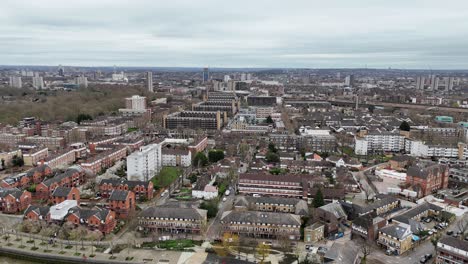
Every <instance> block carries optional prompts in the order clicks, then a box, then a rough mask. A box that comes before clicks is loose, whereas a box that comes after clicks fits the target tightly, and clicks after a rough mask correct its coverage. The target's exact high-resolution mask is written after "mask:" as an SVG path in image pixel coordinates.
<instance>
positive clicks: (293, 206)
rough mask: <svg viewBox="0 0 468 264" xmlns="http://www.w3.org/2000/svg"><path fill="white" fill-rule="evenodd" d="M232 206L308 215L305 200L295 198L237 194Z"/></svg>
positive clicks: (238, 208)
mask: <svg viewBox="0 0 468 264" xmlns="http://www.w3.org/2000/svg"><path fill="white" fill-rule="evenodd" d="M234 208H235V210H252V211H262V212H275V213H290V214H296V215H303V216H308V215H309V207H308V205H307V202H306V201H304V200H302V199H295V198H284V197H251V196H238V197H236V200H235V202H234Z"/></svg>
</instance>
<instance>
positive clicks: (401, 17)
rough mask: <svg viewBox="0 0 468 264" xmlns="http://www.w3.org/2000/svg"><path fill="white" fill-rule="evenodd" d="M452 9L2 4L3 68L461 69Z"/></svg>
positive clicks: (467, 29) (401, 4) (465, 24)
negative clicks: (17, 66) (112, 66)
mask: <svg viewBox="0 0 468 264" xmlns="http://www.w3.org/2000/svg"><path fill="white" fill-rule="evenodd" d="M451 3H452V4H451V5H448V4H447V3H443V2H440V1H412V2H411V3H407V2H406V1H392V2H391V3H388V2H379V3H375V2H373V1H359V2H358V3H356V2H354V3H347V2H346V1H337V2H334V3H323V2H321V1H297V2H295V3H294V4H285V3H284V2H271V1H269V2H264V1H256V2H247V1H240V2H236V4H235V5H227V6H221V5H219V3H218V2H217V1H202V2H196V3H193V2H191V1H178V2H175V3H168V2H159V1H137V2H132V3H127V2H126V1H99V2H91V1H80V2H79V3H78V2H76V3H68V2H67V3H64V2H61V1H41V2H40V3H37V2H28V1H5V2H4V4H3V6H2V7H1V8H0V14H1V16H0V22H1V23H0V33H1V37H0V38H1V39H2V41H1V42H0V48H1V49H0V50H1V51H0V56H1V57H2V63H1V64H5V65H58V64H62V65H70V66H110V65H114V64H116V65H119V66H122V67H131V66H140V67H144V66H158V67H204V66H209V67H210V68H217V67H220V68H223V67H229V68H245V67H248V68H257V67H259V68H365V67H368V68H388V67H392V68H400V69H468V60H467V57H468V52H467V50H466V48H465V47H466V46H467V44H468V38H466V37H464V36H466V35H468V34H467V33H468V21H466V19H464V18H465V17H468V11H467V10H468V8H463V7H464V6H465V7H468V4H467V3H466V2H464V1H452V2H451ZM267 4H268V6H267ZM453 6H457V8H456V9H454V8H453ZM37 10H41V12H37Z"/></svg>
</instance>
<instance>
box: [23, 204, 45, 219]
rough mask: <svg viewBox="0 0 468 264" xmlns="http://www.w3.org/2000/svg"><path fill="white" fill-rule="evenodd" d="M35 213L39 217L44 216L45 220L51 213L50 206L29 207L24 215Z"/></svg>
mask: <svg viewBox="0 0 468 264" xmlns="http://www.w3.org/2000/svg"><path fill="white" fill-rule="evenodd" d="M31 211H33V212H35V213H36V214H37V215H39V216H42V217H43V218H45V217H46V216H47V214H48V213H49V211H50V207H49V206H37V205H29V206H28V208H27V209H26V210H25V211H24V215H27V214H28V213H29V212H31Z"/></svg>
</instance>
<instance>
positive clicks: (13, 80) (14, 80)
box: [9, 76, 23, 88]
mask: <svg viewBox="0 0 468 264" xmlns="http://www.w3.org/2000/svg"><path fill="white" fill-rule="evenodd" d="M9 84H10V87H13V88H21V87H23V83H22V82H21V77H18V76H10V82H9Z"/></svg>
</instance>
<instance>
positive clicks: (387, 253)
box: [385, 249, 394, 256]
mask: <svg viewBox="0 0 468 264" xmlns="http://www.w3.org/2000/svg"><path fill="white" fill-rule="evenodd" d="M385 255H388V256H392V255H394V253H393V250H390V249H387V250H386V251H385Z"/></svg>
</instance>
